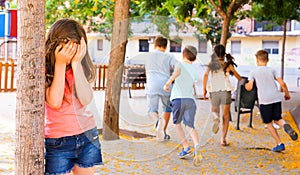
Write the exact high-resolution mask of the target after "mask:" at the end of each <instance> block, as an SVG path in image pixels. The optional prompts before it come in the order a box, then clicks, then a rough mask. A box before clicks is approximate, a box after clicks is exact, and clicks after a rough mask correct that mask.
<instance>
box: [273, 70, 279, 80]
mask: <svg viewBox="0 0 300 175" xmlns="http://www.w3.org/2000/svg"><path fill="white" fill-rule="evenodd" d="M272 74H273V75H274V79H276V78H278V77H279V75H278V73H277V71H276V70H275V69H272Z"/></svg>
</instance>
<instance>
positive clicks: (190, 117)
mask: <svg viewBox="0 0 300 175" xmlns="http://www.w3.org/2000/svg"><path fill="white" fill-rule="evenodd" d="M171 106H172V114H173V123H174V124H180V123H181V121H182V122H183V124H184V125H187V126H189V127H190V128H195V127H194V121H195V115H196V109H197V106H196V103H195V101H194V99H191V98H178V99H174V100H172V103H171Z"/></svg>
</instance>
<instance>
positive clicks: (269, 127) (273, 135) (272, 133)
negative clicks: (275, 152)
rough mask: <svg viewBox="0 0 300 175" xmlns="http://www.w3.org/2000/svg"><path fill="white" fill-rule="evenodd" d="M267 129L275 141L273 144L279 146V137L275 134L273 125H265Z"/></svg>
mask: <svg viewBox="0 0 300 175" xmlns="http://www.w3.org/2000/svg"><path fill="white" fill-rule="evenodd" d="M266 125H267V128H268V130H269V132H270V133H271V135H272V137H273V138H274V139H275V142H276V144H277V145H279V144H280V143H281V140H280V137H279V135H278V133H277V130H276V129H275V128H274V126H273V123H272V122H271V123H267V124H266Z"/></svg>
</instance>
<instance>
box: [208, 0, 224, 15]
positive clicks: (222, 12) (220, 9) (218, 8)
mask: <svg viewBox="0 0 300 175" xmlns="http://www.w3.org/2000/svg"><path fill="white" fill-rule="evenodd" d="M220 1H222V0H219V3H220V5H221V4H222V2H220ZM209 2H210V3H211V4H212V5H213V6H214V7H215V9H216V10H217V11H218V12H219V14H220V16H221V17H222V18H223V19H225V18H226V17H227V15H226V13H225V12H224V10H223V9H222V8H221V6H220V5H219V6H217V4H216V3H215V1H214V0H209Z"/></svg>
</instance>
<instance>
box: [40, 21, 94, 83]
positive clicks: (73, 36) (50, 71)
mask: <svg viewBox="0 0 300 175" xmlns="http://www.w3.org/2000/svg"><path fill="white" fill-rule="evenodd" d="M82 37H83V38H84V40H85V42H86V44H87V37H86V33H85V30H84V28H83V27H82V25H80V24H79V23H78V22H77V21H75V20H73V19H67V18H65V19H60V20H58V21H56V22H55V23H54V24H53V25H52V26H51V28H50V30H49V33H48V36H47V40H46V46H45V49H46V87H49V86H51V84H52V81H53V76H54V65H55V49H56V47H57V46H58V45H59V44H61V43H67V42H68V41H73V42H75V43H77V44H80V39H81V38H82ZM81 64H82V66H83V69H84V74H85V77H86V78H87V80H88V82H90V83H91V82H93V81H94V79H95V76H96V69H95V66H94V65H93V63H92V61H91V58H90V56H89V54H88V47H87V50H86V55H85V56H84V58H83V59H82V61H81Z"/></svg>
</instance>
